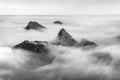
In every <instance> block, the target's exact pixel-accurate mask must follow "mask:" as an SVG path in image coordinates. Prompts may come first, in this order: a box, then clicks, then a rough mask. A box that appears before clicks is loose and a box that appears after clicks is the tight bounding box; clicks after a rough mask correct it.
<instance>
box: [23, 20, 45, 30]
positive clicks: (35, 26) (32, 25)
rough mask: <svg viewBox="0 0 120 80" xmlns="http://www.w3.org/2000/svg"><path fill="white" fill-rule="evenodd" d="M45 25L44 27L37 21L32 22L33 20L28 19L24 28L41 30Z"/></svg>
mask: <svg viewBox="0 0 120 80" xmlns="http://www.w3.org/2000/svg"><path fill="white" fill-rule="evenodd" d="M45 28H46V27H44V26H43V25H41V24H39V23H38V22H34V21H30V22H29V23H28V25H27V26H26V27H25V29H26V30H30V29H33V30H42V29H45Z"/></svg>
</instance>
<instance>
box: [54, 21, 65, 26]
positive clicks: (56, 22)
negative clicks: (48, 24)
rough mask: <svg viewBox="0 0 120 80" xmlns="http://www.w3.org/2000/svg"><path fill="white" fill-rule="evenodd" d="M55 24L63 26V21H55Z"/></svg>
mask: <svg viewBox="0 0 120 80" xmlns="http://www.w3.org/2000/svg"><path fill="white" fill-rule="evenodd" d="M53 23H54V24H60V25H61V24H63V23H62V22H61V21H54V22H53Z"/></svg>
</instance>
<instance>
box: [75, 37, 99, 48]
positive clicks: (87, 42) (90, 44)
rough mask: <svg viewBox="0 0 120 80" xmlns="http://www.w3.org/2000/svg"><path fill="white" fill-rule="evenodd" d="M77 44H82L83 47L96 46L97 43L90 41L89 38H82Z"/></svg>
mask: <svg viewBox="0 0 120 80" xmlns="http://www.w3.org/2000/svg"><path fill="white" fill-rule="evenodd" d="M77 46H81V47H87V46H89V47H90V46H93V47H96V46H97V44H95V43H94V42H91V41H88V40H87V39H82V40H81V42H80V43H79V44H78V45H77Z"/></svg>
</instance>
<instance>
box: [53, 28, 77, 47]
mask: <svg viewBox="0 0 120 80" xmlns="http://www.w3.org/2000/svg"><path fill="white" fill-rule="evenodd" d="M53 44H55V45H62V46H74V45H76V44H77V41H76V40H75V39H73V38H72V36H71V35H70V34H69V33H68V32H67V31H66V30H65V29H64V28H62V29H61V30H60V31H59V33H58V35H57V38H56V40H55V41H54V42H53Z"/></svg>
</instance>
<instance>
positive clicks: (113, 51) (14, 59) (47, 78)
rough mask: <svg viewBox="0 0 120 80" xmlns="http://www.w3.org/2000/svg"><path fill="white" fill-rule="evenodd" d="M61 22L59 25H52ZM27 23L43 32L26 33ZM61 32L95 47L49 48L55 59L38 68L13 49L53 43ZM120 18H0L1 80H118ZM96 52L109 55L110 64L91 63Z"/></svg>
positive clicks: (27, 56)
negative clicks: (23, 44) (28, 43)
mask: <svg viewBox="0 0 120 80" xmlns="http://www.w3.org/2000/svg"><path fill="white" fill-rule="evenodd" d="M57 20H60V21H62V22H63V24H62V25H58V24H53V22H54V21H57ZM29 21H36V22H38V23H40V24H41V25H43V26H45V27H46V29H45V30H42V31H39V30H25V29H24V28H25V27H26V26H27V24H28V22H29ZM62 28H64V29H65V30H66V31H67V32H68V33H69V34H70V35H71V36H72V37H73V38H74V39H76V40H77V41H79V42H80V41H81V39H83V38H85V39H88V40H90V41H93V42H95V43H96V44H97V45H98V46H97V47H96V48H93V49H88V50H82V48H79V47H66V46H49V47H50V49H51V53H50V55H54V56H55V58H54V60H53V62H52V63H51V64H48V65H44V66H39V64H41V61H39V60H38V59H36V58H35V57H31V56H34V53H32V52H27V51H25V50H21V49H13V48H12V47H13V46H15V45H17V44H19V43H21V42H23V41H25V40H29V41H35V40H38V41H52V40H54V39H55V38H56V36H57V34H58V32H59V31H60V29H62ZM119 36H120V16H0V80H119V79H120V76H119V75H120V37H119ZM96 52H105V53H109V54H110V55H111V56H112V58H113V59H112V61H111V63H110V64H109V65H106V62H100V63H98V64H97V63H94V60H95V58H94V57H93V56H91V55H92V54H93V53H96Z"/></svg>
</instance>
